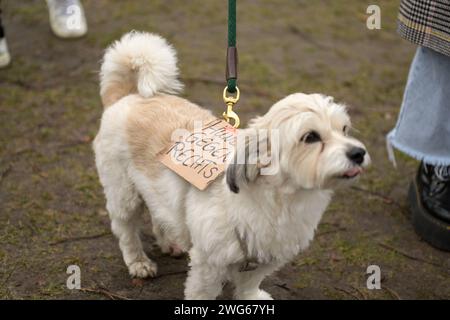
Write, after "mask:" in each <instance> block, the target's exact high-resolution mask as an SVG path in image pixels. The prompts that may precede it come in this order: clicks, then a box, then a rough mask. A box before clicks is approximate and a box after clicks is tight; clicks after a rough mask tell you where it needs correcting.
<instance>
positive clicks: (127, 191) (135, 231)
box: [103, 170, 157, 278]
mask: <svg viewBox="0 0 450 320" xmlns="http://www.w3.org/2000/svg"><path fill="white" fill-rule="evenodd" d="M109 175H110V176H109V177H108V179H109V182H112V181H111V180H112V179H113V177H112V176H111V175H115V179H114V180H115V181H114V182H113V183H109V184H105V183H104V185H105V194H106V199H107V204H106V207H107V209H108V212H109V216H110V218H111V229H112V232H113V233H114V235H115V236H116V237H117V238H118V239H119V247H120V250H121V251H122V255H123V260H124V261H125V264H126V265H127V267H128V271H129V273H130V275H131V276H133V277H139V278H146V277H149V276H155V275H156V271H157V266H156V264H155V263H154V262H153V261H151V260H150V259H149V258H148V257H147V255H146V254H145V252H144V250H143V248H142V242H141V239H140V236H139V232H140V230H139V226H140V225H141V218H142V215H141V213H142V210H143V209H144V202H143V200H142V198H141V197H140V195H139V194H138V192H137V190H136V188H135V186H134V185H133V183H132V182H131V181H130V180H129V178H128V177H127V176H126V174H123V173H122V174H121V173H120V172H119V170H118V171H115V172H114V173H111V172H110V173H109ZM103 182H105V179H103Z"/></svg>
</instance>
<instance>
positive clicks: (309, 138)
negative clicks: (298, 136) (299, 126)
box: [302, 131, 321, 143]
mask: <svg viewBox="0 0 450 320" xmlns="http://www.w3.org/2000/svg"><path fill="white" fill-rule="evenodd" d="M302 141H304V142H305V143H315V142H319V141H321V138H320V135H319V134H318V133H317V132H316V131H310V132H308V133H306V134H305V135H304V136H303V138H302Z"/></svg>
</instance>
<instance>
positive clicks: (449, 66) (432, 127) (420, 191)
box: [388, 47, 450, 250]
mask: <svg viewBox="0 0 450 320" xmlns="http://www.w3.org/2000/svg"><path fill="white" fill-rule="evenodd" d="M449 82H450V57H448V56H446V55H443V54H440V53H438V52H435V51H433V50H431V49H427V48H424V47H420V48H419V49H418V50H417V53H416V56H415V57H414V60H413V63H412V65H411V70H410V72H409V76H408V82H407V85H406V89H405V94H404V98H403V104H402V108H401V111H400V115H399V118H398V120H397V125H396V127H395V128H394V130H392V131H391V132H390V133H389V135H388V142H389V144H390V145H392V146H393V147H395V148H397V149H399V150H400V151H402V152H404V153H406V154H408V155H409V156H411V157H413V158H415V159H417V160H420V161H421V165H420V166H419V169H418V171H417V174H416V178H415V179H414V181H413V183H412V185H411V187H410V191H409V202H410V206H411V210H412V222H413V225H414V228H415V230H416V232H417V234H418V235H419V236H420V237H422V238H423V239H424V240H426V241H428V242H429V243H430V244H432V245H433V246H435V247H437V248H440V249H444V250H450V174H449V172H450V154H449V150H450V135H449V133H450V122H449V121H448V119H449V118H450V109H449V107H448V101H449V100H450V90H449V88H448V86H447V84H448V83H449ZM391 155H393V153H391Z"/></svg>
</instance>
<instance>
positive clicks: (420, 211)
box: [409, 163, 450, 251]
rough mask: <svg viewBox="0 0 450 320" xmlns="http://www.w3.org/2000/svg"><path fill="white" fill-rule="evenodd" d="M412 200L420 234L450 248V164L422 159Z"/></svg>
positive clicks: (411, 204) (412, 207) (411, 195)
mask: <svg viewBox="0 0 450 320" xmlns="http://www.w3.org/2000/svg"><path fill="white" fill-rule="evenodd" d="M409 202H410V206H411V211H412V222H413V225H414V229H415V230H416V232H417V234H418V235H419V236H420V237H422V238H423V239H424V240H425V241H427V242H429V243H430V244H431V245H433V246H434V247H436V248H438V249H441V250H446V251H450V167H434V166H431V165H428V164H425V163H422V164H421V165H420V167H419V169H418V171H417V176H416V179H415V180H414V181H413V183H412V184H411V186H410V189H409Z"/></svg>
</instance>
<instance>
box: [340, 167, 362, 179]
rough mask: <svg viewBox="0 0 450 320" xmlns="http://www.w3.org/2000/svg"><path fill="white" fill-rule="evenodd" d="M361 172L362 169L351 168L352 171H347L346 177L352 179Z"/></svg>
mask: <svg viewBox="0 0 450 320" xmlns="http://www.w3.org/2000/svg"><path fill="white" fill-rule="evenodd" d="M361 172H362V169H361V168H360V167H354V168H351V169H350V170H347V171H345V172H344V176H346V177H349V178H352V177H355V176H357V175H358V174H360V173H361Z"/></svg>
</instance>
